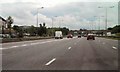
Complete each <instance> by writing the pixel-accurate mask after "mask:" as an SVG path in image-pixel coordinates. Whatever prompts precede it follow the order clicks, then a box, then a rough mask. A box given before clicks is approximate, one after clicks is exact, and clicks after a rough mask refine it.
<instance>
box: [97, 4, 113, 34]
mask: <svg viewBox="0 0 120 72" xmlns="http://www.w3.org/2000/svg"><path fill="white" fill-rule="evenodd" d="M98 8H105V14H106V19H105V30H106V36H107V25H108V22H107V21H108V18H107V16H108V14H107V13H108V8H114V6H109V7H100V6H99V7H98Z"/></svg>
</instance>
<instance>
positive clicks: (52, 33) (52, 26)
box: [52, 16, 57, 36]
mask: <svg viewBox="0 0 120 72" xmlns="http://www.w3.org/2000/svg"><path fill="white" fill-rule="evenodd" d="M55 17H57V16H54V17H52V36H54V31H53V24H54V18H55Z"/></svg>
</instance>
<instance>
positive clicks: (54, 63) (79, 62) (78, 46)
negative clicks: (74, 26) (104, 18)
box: [2, 38, 118, 70]
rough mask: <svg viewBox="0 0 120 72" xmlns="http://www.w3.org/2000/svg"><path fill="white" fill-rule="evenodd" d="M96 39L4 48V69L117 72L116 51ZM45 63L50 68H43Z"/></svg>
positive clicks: (67, 40) (63, 40) (74, 39)
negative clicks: (105, 71) (111, 71)
mask: <svg viewBox="0 0 120 72" xmlns="http://www.w3.org/2000/svg"><path fill="white" fill-rule="evenodd" d="M54 40H55V39H54ZM98 40H99V38H97V39H96V40H95V41H92V40H89V41H88V40H86V38H79V39H78V38H73V39H66V38H65V39H62V40H56V41H48V42H47V43H43V44H36V45H31V46H23V47H20V48H19V47H18V48H14V49H6V50H3V65H2V66H3V69H4V70H6V69H7V70H106V69H107V70H114V69H117V54H118V53H117V50H113V49H112V48H108V47H109V46H110V45H109V44H107V43H106V44H105V45H102V44H99V42H98ZM38 42H39V41H38ZM43 42H46V41H43ZM35 43H36V42H35ZM113 44H114V43H113ZM101 45H102V46H101ZM112 46H113V45H112ZM68 49H70V50H68ZM50 60H51V61H50ZM47 63H48V64H50V65H48V66H46V64H47Z"/></svg>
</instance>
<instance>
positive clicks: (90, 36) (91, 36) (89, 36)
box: [87, 34, 95, 40]
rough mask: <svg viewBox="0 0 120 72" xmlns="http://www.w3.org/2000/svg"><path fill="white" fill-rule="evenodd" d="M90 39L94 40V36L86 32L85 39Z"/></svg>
mask: <svg viewBox="0 0 120 72" xmlns="http://www.w3.org/2000/svg"><path fill="white" fill-rule="evenodd" d="M90 39H92V40H95V36H94V35H93V34H88V35H87V40H90Z"/></svg>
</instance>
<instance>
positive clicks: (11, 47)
mask: <svg viewBox="0 0 120 72" xmlns="http://www.w3.org/2000/svg"><path fill="white" fill-rule="evenodd" d="M16 47H19V46H12V47H10V48H16Z"/></svg>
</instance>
